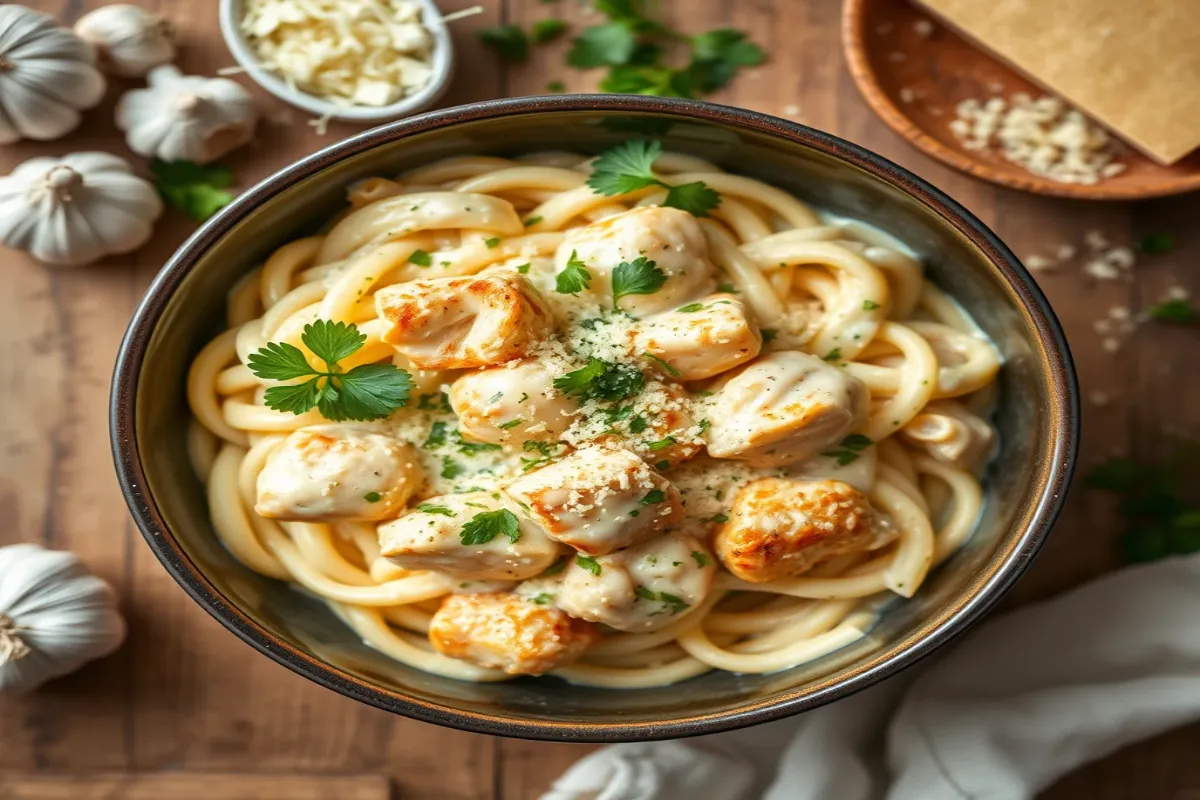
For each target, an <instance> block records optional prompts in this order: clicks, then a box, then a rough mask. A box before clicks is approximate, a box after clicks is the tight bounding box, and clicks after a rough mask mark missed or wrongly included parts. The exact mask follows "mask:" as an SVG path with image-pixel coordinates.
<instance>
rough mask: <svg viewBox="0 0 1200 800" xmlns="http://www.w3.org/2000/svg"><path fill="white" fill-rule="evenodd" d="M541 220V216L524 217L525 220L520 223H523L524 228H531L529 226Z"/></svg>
mask: <svg viewBox="0 0 1200 800" xmlns="http://www.w3.org/2000/svg"><path fill="white" fill-rule="evenodd" d="M541 221H542V218H541V217H538V216H533V217H526V218H525V221H524V222H523V223H522V224H523V225H524V226H525V227H526V228H531V227H533V226H534V225H537V224H538V223H539V222H541ZM518 269H520V267H518Z"/></svg>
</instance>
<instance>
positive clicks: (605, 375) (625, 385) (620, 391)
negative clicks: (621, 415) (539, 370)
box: [554, 357, 646, 403]
mask: <svg viewBox="0 0 1200 800" xmlns="http://www.w3.org/2000/svg"><path fill="white" fill-rule="evenodd" d="M645 385H646V379H645V377H644V376H643V375H642V373H640V372H638V371H637V370H636V369H633V368H632V367H626V366H622V365H620V364H612V363H609V362H607V361H601V360H600V359H598V358H594V357H593V358H589V359H588V362H587V364H586V365H584V366H583V367H580V368H579V369H577V370H575V371H574V372H568V373H567V374H566V375H562V376H559V377H557V378H555V379H554V388H555V389H558V390H559V391H560V392H562V393H563V394H566V395H570V396H571V397H575V398H577V399H579V400H581V401H583V400H607V401H609V402H613V403H616V402H620V401H621V400H624V399H625V398H627V397H633V396H634V395H636V394H638V393H639V392H641V391H642V388H643V387H644V386H645Z"/></svg>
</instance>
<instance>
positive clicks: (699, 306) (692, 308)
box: [675, 303, 704, 314]
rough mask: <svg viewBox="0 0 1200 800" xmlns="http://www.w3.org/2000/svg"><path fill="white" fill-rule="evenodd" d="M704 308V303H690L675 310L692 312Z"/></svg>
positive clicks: (685, 312) (686, 312)
mask: <svg viewBox="0 0 1200 800" xmlns="http://www.w3.org/2000/svg"><path fill="white" fill-rule="evenodd" d="M703 309H704V303H688V304H687V305H686V306H680V307H679V308H677V309H675V310H676V311H682V312H683V313H684V314H691V313H693V312H695V311H702V310H703Z"/></svg>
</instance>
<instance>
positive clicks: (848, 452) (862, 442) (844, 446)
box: [821, 433, 874, 467]
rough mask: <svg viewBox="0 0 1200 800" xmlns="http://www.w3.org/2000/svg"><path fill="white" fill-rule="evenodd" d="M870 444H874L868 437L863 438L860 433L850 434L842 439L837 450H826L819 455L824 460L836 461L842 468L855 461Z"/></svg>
mask: <svg viewBox="0 0 1200 800" xmlns="http://www.w3.org/2000/svg"><path fill="white" fill-rule="evenodd" d="M872 444H874V442H872V441H871V440H870V439H869V438H868V437H866V436H863V435H862V434H861V433H852V434H850V435H849V436H847V437H846V438H845V439H842V441H841V443H840V444H839V445H838V449H836V450H827V451H825V452H824V453H821V455H823V456H825V457H826V458H834V459H837V463H838V466H839V467H844V466H846V465H847V464H851V463H853V462H854V461H856V460H857V459H858V456H859V454H860V453H862V451H863V450H866V449H867V448H868V447H870V446H871V445H872Z"/></svg>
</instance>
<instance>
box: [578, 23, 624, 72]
mask: <svg viewBox="0 0 1200 800" xmlns="http://www.w3.org/2000/svg"><path fill="white" fill-rule="evenodd" d="M636 48H637V38H636V36H635V35H634V31H633V26H632V25H630V24H629V23H628V22H623V21H622V22H608V23H605V24H603V25H590V26H588V27H586V28H584V29H583V30H582V31H580V32H579V35H578V36H577V37H575V39H574V40H572V42H571V50H570V51H569V52H568V53H567V63H568V64H570V65H571V66H572V67H576V68H577V69H591V68H592V67H608V66H619V65H621V64H628V63H629V60H630V58H632V56H633V53H634V50H635V49H636Z"/></svg>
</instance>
